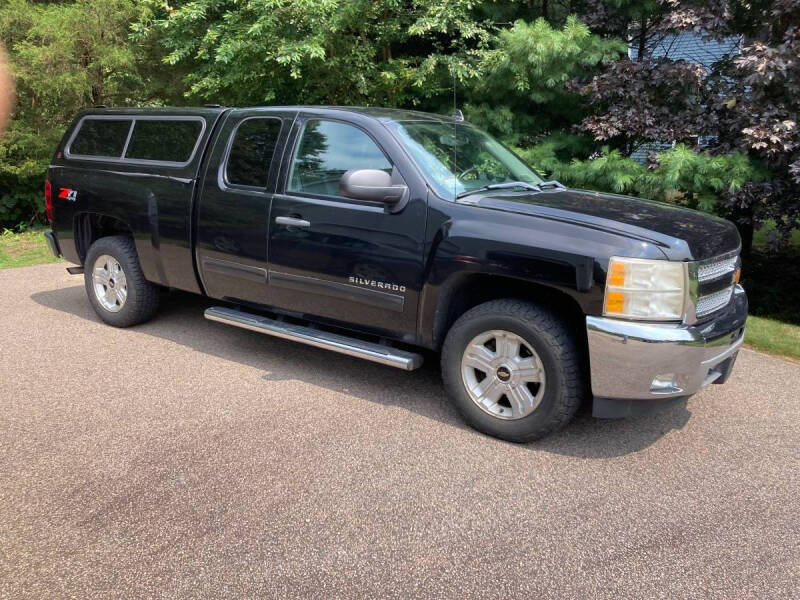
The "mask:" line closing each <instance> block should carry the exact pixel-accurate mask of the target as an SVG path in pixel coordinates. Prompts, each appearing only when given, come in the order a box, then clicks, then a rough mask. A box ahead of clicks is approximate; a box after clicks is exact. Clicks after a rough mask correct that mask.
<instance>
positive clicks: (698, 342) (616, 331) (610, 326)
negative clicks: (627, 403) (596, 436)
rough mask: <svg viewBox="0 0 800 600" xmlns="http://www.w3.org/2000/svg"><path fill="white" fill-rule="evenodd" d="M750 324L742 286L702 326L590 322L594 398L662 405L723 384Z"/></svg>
mask: <svg viewBox="0 0 800 600" xmlns="http://www.w3.org/2000/svg"><path fill="white" fill-rule="evenodd" d="M746 319H747V296H746V295H745V293H744V290H743V289H742V287H741V286H739V285H737V286H736V288H735V290H734V293H733V298H732V300H731V302H730V304H729V305H728V307H727V308H725V309H723V310H722V311H720V313H719V314H718V315H717V316H716V317H715V318H714V319H713V320H711V321H709V322H706V323H703V324H699V325H693V326H688V325H680V324H665V323H642V322H634V321H623V320H620V319H608V318H602V317H586V329H587V335H588V340H589V361H590V370H591V379H592V394H593V395H594V396H595V399H596V400H597V399H621V400H636V401H646V400H660V399H669V398H679V397H685V396H690V395H692V394H694V393H695V392H697V391H698V390H700V388H702V387H703V386H705V385H708V384H709V383H724V381H725V380H727V378H728V375H729V374H730V371H731V368H732V366H733V361H734V360H735V358H736V353H737V351H738V350H739V348H740V347H741V345H742V342H743V341H744V325H745V320H746ZM645 404H646V402H645ZM633 412H636V411H635V409H634V411H633ZM630 414H632V413H630ZM598 416H603V415H598Z"/></svg>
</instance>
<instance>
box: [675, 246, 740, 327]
mask: <svg viewBox="0 0 800 600" xmlns="http://www.w3.org/2000/svg"><path fill="white" fill-rule="evenodd" d="M740 264H741V262H740V260H739V254H738V253H731V254H726V255H723V256H717V257H715V258H711V259H708V260H704V261H700V262H696V263H690V267H689V274H690V278H692V279H694V280H695V283H694V284H693V285H692V286H691V297H692V305H693V306H692V308H693V310H690V311H689V314H687V320H688V321H689V322H695V321H697V320H698V319H703V318H706V317H708V316H709V315H712V314H713V313H715V312H716V311H718V310H720V309H722V308H725V307H726V306H727V305H728V303H729V302H730V301H731V297H732V296H733V289H734V285H735V281H734V276H735V273H736V270H737V269H738V268H739V265H740ZM692 313H694V314H692Z"/></svg>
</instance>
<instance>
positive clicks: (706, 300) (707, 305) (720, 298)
mask: <svg viewBox="0 0 800 600" xmlns="http://www.w3.org/2000/svg"><path fill="white" fill-rule="evenodd" d="M732 294H733V285H731V286H729V287H726V288H725V289H723V290H720V291H718V292H714V293H713V294H709V295H707V296H701V297H700V298H698V300H697V308H696V310H695V314H696V315H697V318H698V319H700V318H702V317H705V316H706V315H710V314H711V313H713V312H714V311H717V310H719V309H720V308H722V307H723V306H726V305H727V304H728V302H730V301H731V295H732Z"/></svg>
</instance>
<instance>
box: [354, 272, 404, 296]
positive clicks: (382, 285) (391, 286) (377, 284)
mask: <svg viewBox="0 0 800 600" xmlns="http://www.w3.org/2000/svg"><path fill="white" fill-rule="evenodd" d="M350 283H355V284H356V285H365V286H367V287H374V288H378V289H379V290H387V291H390V292H402V293H405V291H406V286H404V285H397V284H396V283H386V282H385V281H375V280H374V279H364V278H363V277H356V276H350Z"/></svg>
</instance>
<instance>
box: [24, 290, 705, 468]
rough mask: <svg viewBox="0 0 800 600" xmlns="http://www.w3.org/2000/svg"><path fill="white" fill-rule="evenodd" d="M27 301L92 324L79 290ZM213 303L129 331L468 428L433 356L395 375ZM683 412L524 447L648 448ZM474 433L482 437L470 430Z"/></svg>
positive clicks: (166, 309) (169, 298) (172, 296)
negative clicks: (266, 329)
mask: <svg viewBox="0 0 800 600" xmlns="http://www.w3.org/2000/svg"><path fill="white" fill-rule="evenodd" d="M31 299H32V300H33V301H34V302H36V303H38V304H40V305H42V306H45V307H47V308H50V309H54V310H58V311H61V312H64V313H67V314H70V315H74V316H77V317H80V318H82V319H86V320H88V321H93V322H96V323H97V322H99V321H100V319H99V318H98V317H97V316H96V315H95V313H94V311H93V310H92V309H91V307H90V306H89V303H88V301H87V299H86V294H85V291H84V288H83V286H80V285H79V286H72V287H67V288H61V289H57V290H52V291H47V292H37V293H35V294H33V295H32V296H31ZM214 304H218V302H215V301H213V300H210V299H208V298H203V297H201V296H196V295H194V294H188V293H182V292H170V293H165V294H164V296H163V297H162V304H161V309H160V311H159V315H158V317H157V318H156V319H155V320H153V321H152V322H150V323H146V324H144V325H140V326H138V327H136V328H135V329H134V331H136V332H137V333H144V334H147V335H152V336H155V337H158V338H162V339H166V340H169V341H171V342H175V343H177V344H181V345H183V346H186V347H189V348H191V349H192V350H194V351H197V352H202V353H205V354H210V355H212V356H216V357H219V358H223V359H225V360H229V361H234V362H237V363H240V364H243V365H247V366H249V367H253V368H257V369H262V370H263V371H264V375H263V379H264V381H265V382H269V381H282V380H299V381H304V382H307V383H310V384H313V385H315V386H320V387H323V388H326V389H329V390H331V391H336V392H340V393H343V394H347V395H350V396H355V397H358V398H361V399H365V400H368V401H370V402H375V403H378V404H382V405H387V406H396V407H400V408H403V409H406V410H410V411H413V412H415V413H417V414H420V415H422V416H424V417H427V418H430V419H435V420H437V421H440V422H444V423H447V424H448V425H451V426H453V427H456V428H459V429H462V430H468V431H472V430H471V429H470V428H469V427H467V426H466V425H465V424H464V423H463V422H462V421H461V418H460V417H459V416H458V414H456V412H455V411H454V410H453V409H452V408H451V407H450V405H449V404H448V402H447V399H446V396H445V393H444V390H443V388H442V384H441V380H440V372H439V365H438V357H437V356H436V355H435V354H433V353H429V354H426V356H425V364H424V365H423V367H422V368H421V369H419V370H417V371H414V372H411V373H409V372H405V371H400V370H397V369H393V368H391V367H386V366H382V365H378V364H375V363H370V362H368V361H364V360H361V359H356V358H351V357H348V356H343V355H340V354H335V353H332V352H328V351H326V350H320V349H317V348H312V347H310V346H305V345H303V344H299V343H296V342H290V341H287V340H281V339H278V338H273V337H270V336H266V335H262V334H259V333H255V332H252V331H247V330H242V329H238V328H234V327H228V326H225V325H222V324H219V323H213V322H210V321H207V320H206V319H204V318H203V311H204V310H205V309H206V308H207V307H209V306H212V305H214ZM690 415H691V413H690V412H689V411H688V409H687V406H686V402H685V401H684V402H682V403H679V404H677V405H674V406H672V407H670V408H667V409H665V410H663V411H662V412H657V413H654V414H652V415H648V416H645V417H637V418H630V419H621V420H598V419H594V418H592V417H591V414H590V410H589V407H588V403H587V406H584V407H582V408H581V410H580V411H579V413H578V415H577V416H576V417H575V419H574V420H573V421H572V422H571V423H570V424H569V425H567V427H565V428H564V429H563V430H562V431H559V432H557V433H555V434H553V435H551V436H549V437H548V438H546V439H544V440H540V441H537V442H532V443H529V444H526V445H525V446H524V447H526V448H529V449H530V450H532V451H537V452H551V453H555V454H561V455H565V456H574V457H580V458H611V457H615V456H624V455H626V454H630V453H633V452H637V451H639V450H642V449H644V448H647V447H648V446H650V445H651V444H653V443H655V442H656V441H658V440H659V439H660V438H661V437H662V436H664V435H665V434H667V433H668V432H670V431H672V430H675V429H681V428H683V427H684V425H686V423H687V422H688V420H689V417H690ZM475 435H481V434H479V433H477V432H475Z"/></svg>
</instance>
